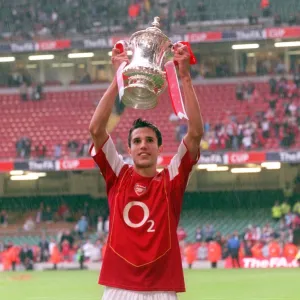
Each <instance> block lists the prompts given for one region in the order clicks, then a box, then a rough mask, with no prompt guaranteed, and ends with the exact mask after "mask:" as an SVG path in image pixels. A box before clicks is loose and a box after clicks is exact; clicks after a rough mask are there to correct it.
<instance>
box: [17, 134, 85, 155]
mask: <svg viewBox="0 0 300 300" xmlns="http://www.w3.org/2000/svg"><path fill="white" fill-rule="evenodd" d="M89 147H90V140H87V141H82V142H79V141H77V140H70V141H69V142H68V143H67V145H66V146H65V150H66V155H67V157H71V158H76V157H87V156H88V151H89ZM62 150H63V146H62V145H61V144H60V143H57V144H56V145H54V148H53V150H49V149H48V148H47V145H46V143H45V142H39V143H37V144H36V145H32V141H31V139H30V138H28V137H21V138H20V139H19V140H17V142H16V155H17V158H22V159H28V158H36V159H43V158H48V157H51V158H56V159H59V158H62V157H63V154H62Z"/></svg>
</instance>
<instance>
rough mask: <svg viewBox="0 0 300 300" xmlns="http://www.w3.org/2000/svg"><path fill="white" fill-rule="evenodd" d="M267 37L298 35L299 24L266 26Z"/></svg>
mask: <svg viewBox="0 0 300 300" xmlns="http://www.w3.org/2000/svg"><path fill="white" fill-rule="evenodd" d="M266 37H267V39H280V38H296V37H300V26H295V27H273V28H266Z"/></svg>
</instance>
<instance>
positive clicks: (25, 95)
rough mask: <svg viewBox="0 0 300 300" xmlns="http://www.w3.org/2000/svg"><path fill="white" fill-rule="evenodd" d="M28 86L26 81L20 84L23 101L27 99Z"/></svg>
mask: <svg viewBox="0 0 300 300" xmlns="http://www.w3.org/2000/svg"><path fill="white" fill-rule="evenodd" d="M27 93H28V88H27V85H26V83H25V82H23V83H22V85H21V86H20V98H21V100H22V101H27Z"/></svg>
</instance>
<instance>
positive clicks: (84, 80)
mask: <svg viewBox="0 0 300 300" xmlns="http://www.w3.org/2000/svg"><path fill="white" fill-rule="evenodd" d="M91 83H92V79H91V76H90V74H89V73H88V72H87V71H85V73H84V75H83V76H82V78H81V79H80V84H91Z"/></svg>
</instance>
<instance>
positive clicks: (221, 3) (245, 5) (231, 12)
mask: <svg viewBox="0 0 300 300" xmlns="http://www.w3.org/2000/svg"><path fill="white" fill-rule="evenodd" d="M202 2H204V3H205V12H204V14H205V19H206V20H226V19H241V18H248V17H249V15H252V14H257V15H258V16H261V12H260V0H256V1H248V0H214V1H202ZM198 3H199V1H198V0H190V1H189V3H188V5H187V4H186V5H185V8H186V10H187V15H188V20H189V21H199V20H200V17H201V15H200V14H199V12H198V11H197V5H198ZM270 3H271V12H272V15H274V14H279V15H280V16H281V18H282V20H283V21H287V20H288V19H289V16H290V15H293V14H295V13H297V12H299V11H300V2H299V1H298V0H288V1H286V2H285V3H286V5H282V1H281V0H272V1H270Z"/></svg>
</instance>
